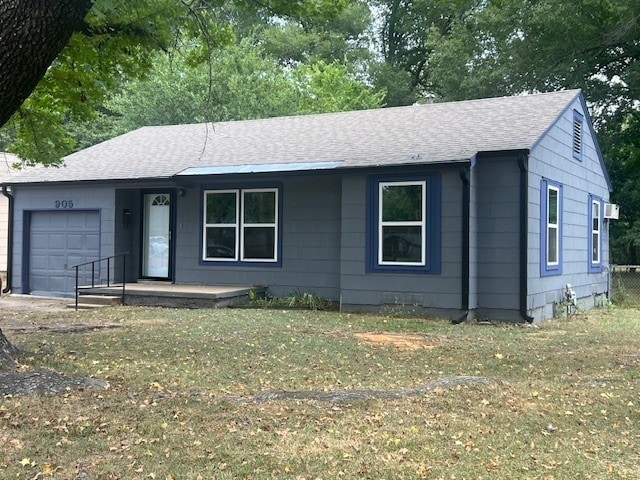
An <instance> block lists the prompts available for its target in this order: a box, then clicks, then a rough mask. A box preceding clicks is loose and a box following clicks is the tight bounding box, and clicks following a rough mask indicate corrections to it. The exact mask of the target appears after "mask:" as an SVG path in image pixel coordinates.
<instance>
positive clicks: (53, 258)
mask: <svg viewBox="0 0 640 480" xmlns="http://www.w3.org/2000/svg"><path fill="white" fill-rule="evenodd" d="M66 269H67V257H66V255H50V256H49V270H52V271H55V270H66Z"/></svg>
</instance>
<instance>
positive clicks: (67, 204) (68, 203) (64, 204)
mask: <svg viewBox="0 0 640 480" xmlns="http://www.w3.org/2000/svg"><path fill="white" fill-rule="evenodd" d="M53 205H54V206H55V207H56V208H73V200H56V201H55V202H53Z"/></svg>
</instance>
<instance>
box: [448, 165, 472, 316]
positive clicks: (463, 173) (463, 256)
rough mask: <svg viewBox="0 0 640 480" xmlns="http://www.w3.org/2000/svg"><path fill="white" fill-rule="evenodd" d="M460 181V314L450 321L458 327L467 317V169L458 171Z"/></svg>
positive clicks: (468, 191) (468, 190) (469, 185)
mask: <svg viewBox="0 0 640 480" xmlns="http://www.w3.org/2000/svg"><path fill="white" fill-rule="evenodd" d="M459 173H460V180H462V242H461V243H462V246H461V252H460V262H461V272H460V287H461V288H460V291H461V292H462V293H461V298H460V305H461V307H460V308H461V310H462V314H461V315H460V316H459V317H457V318H454V319H452V320H451V323H453V324H455V325H458V324H460V323H462V322H464V321H465V320H466V319H467V318H468V316H469V220H470V210H471V209H470V206H469V203H470V199H471V182H470V180H469V169H468V168H461V169H460V172H459Z"/></svg>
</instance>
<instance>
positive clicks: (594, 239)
mask: <svg viewBox="0 0 640 480" xmlns="http://www.w3.org/2000/svg"><path fill="white" fill-rule="evenodd" d="M589 209H590V210H589V232H588V235H589V236H588V249H589V271H590V272H600V271H602V199H600V198H598V197H595V196H593V195H589Z"/></svg>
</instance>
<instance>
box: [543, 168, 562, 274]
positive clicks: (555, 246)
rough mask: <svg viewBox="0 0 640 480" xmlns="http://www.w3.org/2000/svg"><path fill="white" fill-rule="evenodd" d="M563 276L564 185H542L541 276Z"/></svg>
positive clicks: (550, 183)
mask: <svg viewBox="0 0 640 480" xmlns="http://www.w3.org/2000/svg"><path fill="white" fill-rule="evenodd" d="M561 274H562V184H560V183H557V182H554V181H553V180H549V179H546V178H543V179H542V182H541V184H540V275H541V276H543V277H546V276H550V275H561Z"/></svg>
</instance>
